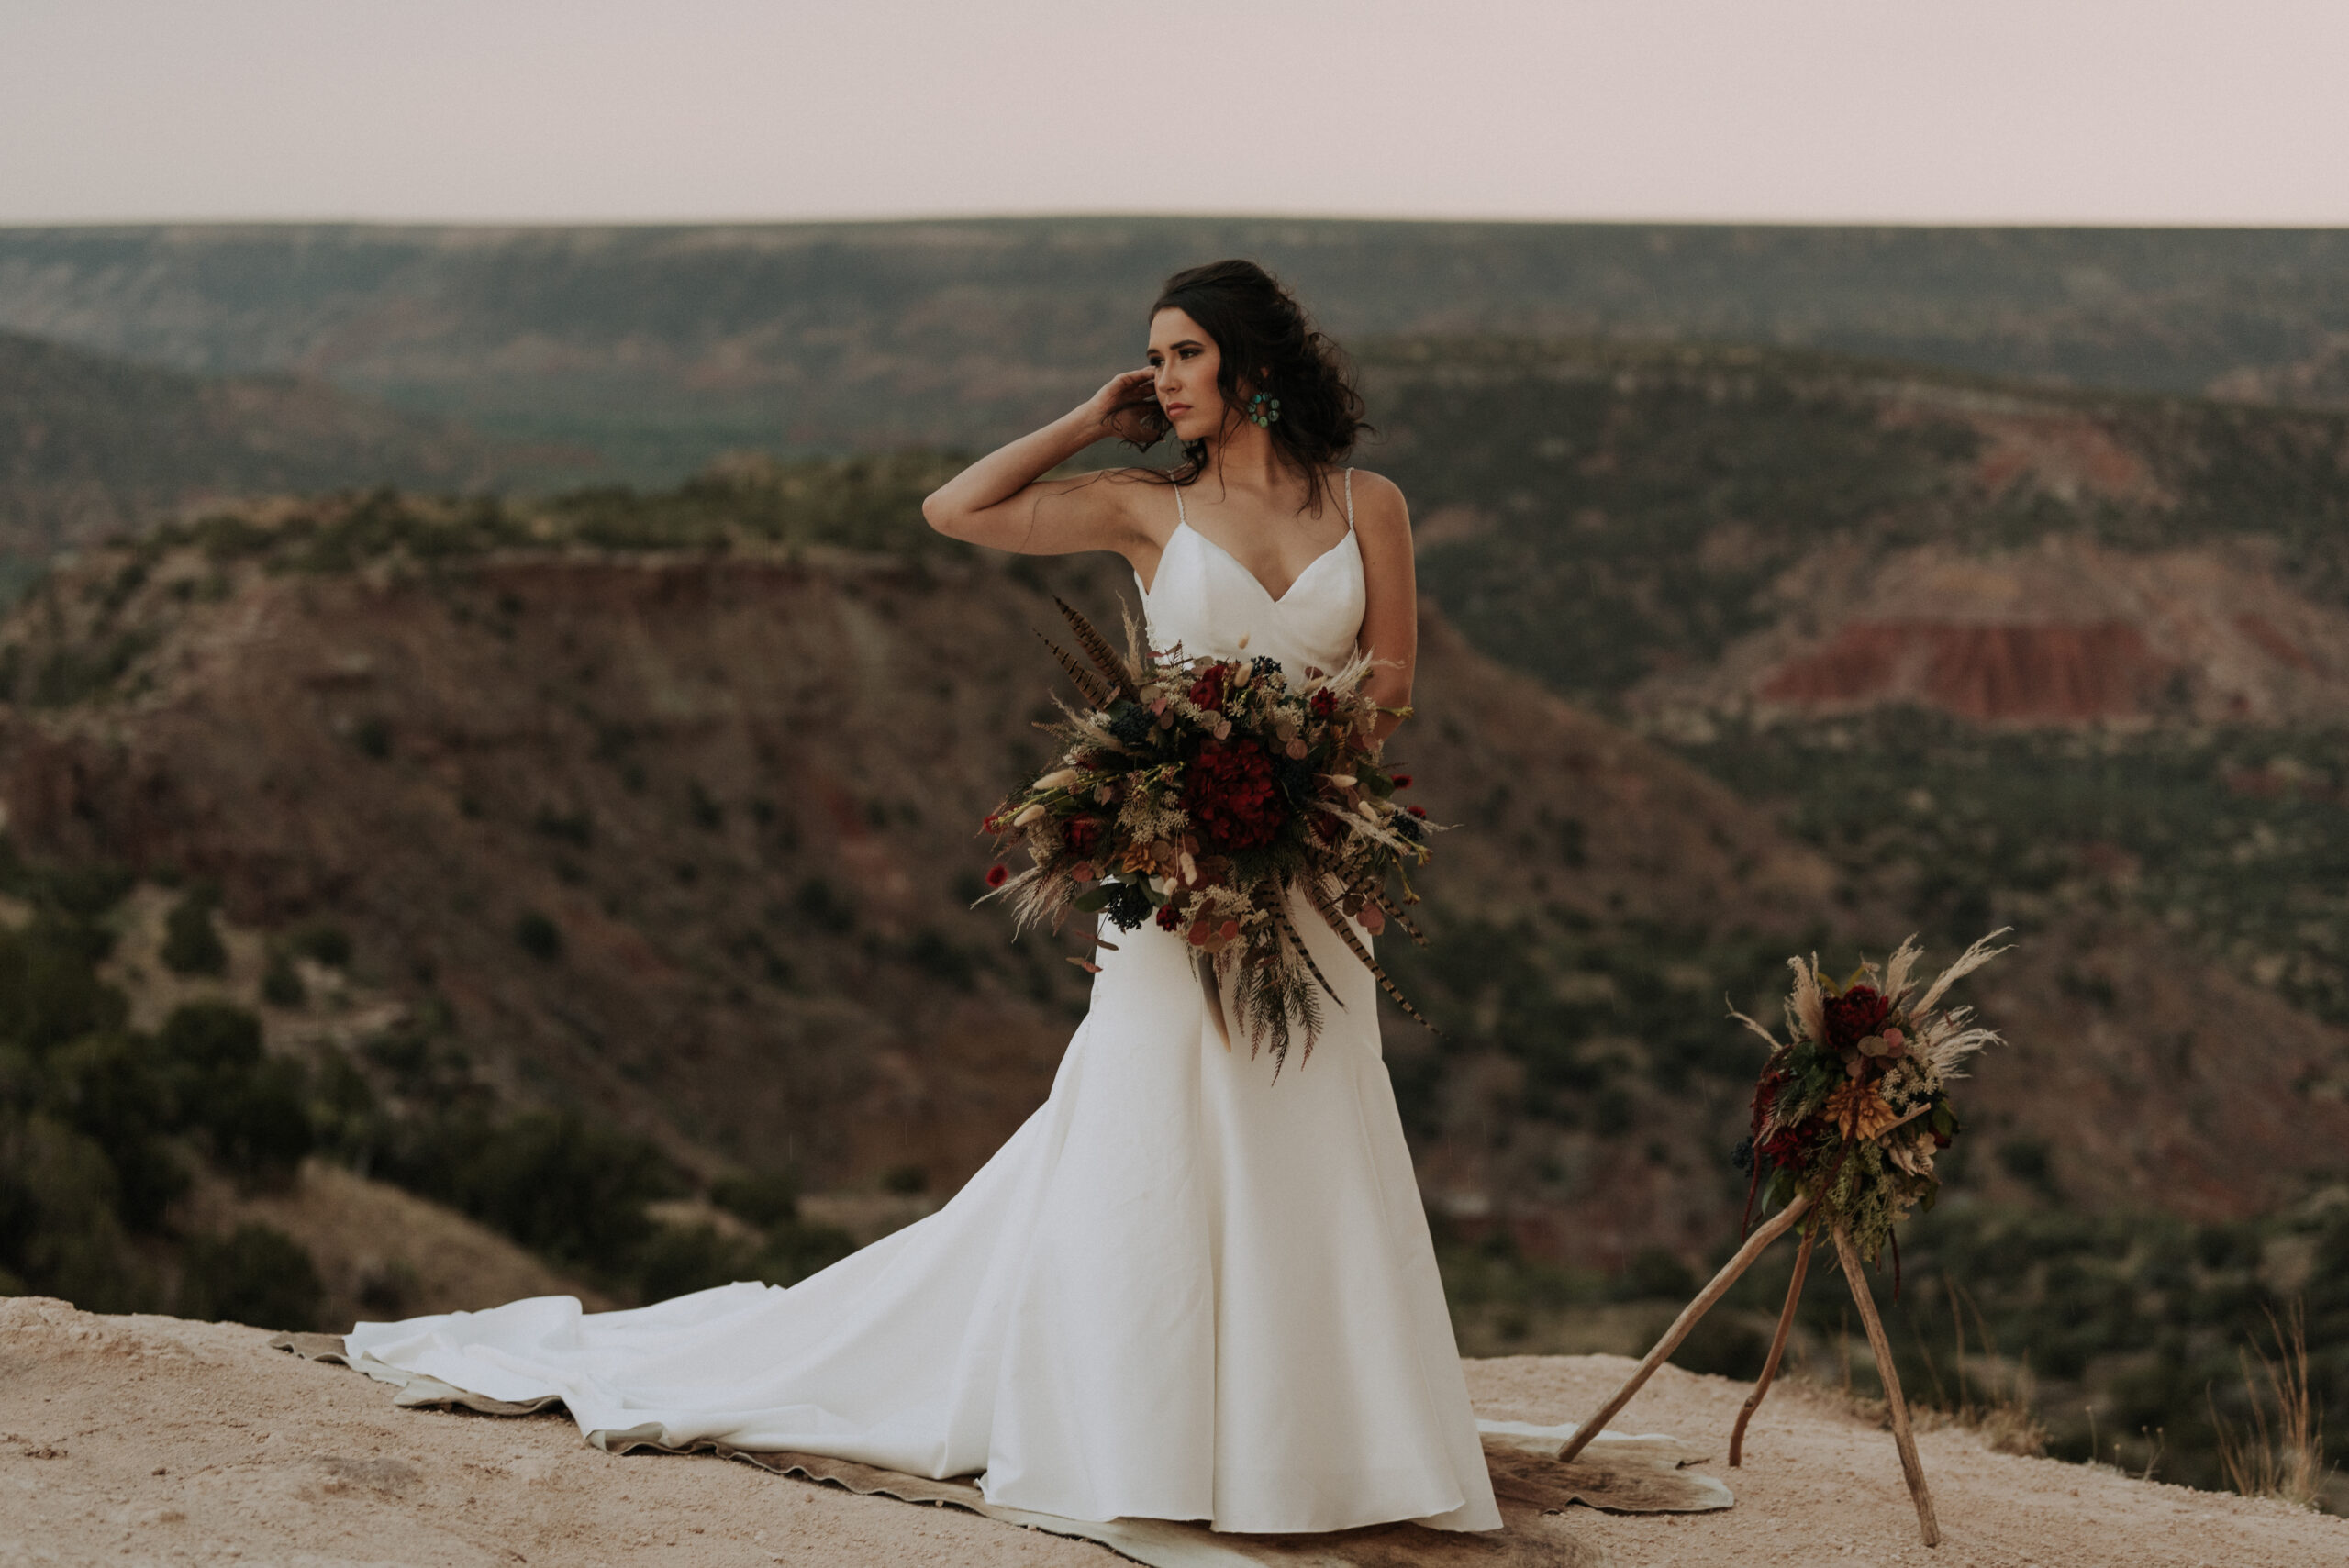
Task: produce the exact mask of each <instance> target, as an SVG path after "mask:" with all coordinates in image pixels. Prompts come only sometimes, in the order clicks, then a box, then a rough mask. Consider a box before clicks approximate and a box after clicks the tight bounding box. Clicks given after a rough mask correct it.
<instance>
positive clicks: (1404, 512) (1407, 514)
mask: <svg viewBox="0 0 2349 1568" xmlns="http://www.w3.org/2000/svg"><path fill="white" fill-rule="evenodd" d="M1353 485H1354V526H1355V527H1356V528H1372V529H1375V530H1377V531H1380V532H1385V531H1387V530H1400V531H1402V532H1404V533H1408V532H1409V531H1410V528H1411V507H1410V504H1409V503H1408V502H1407V501H1405V500H1404V499H1403V490H1402V487H1401V486H1400V485H1398V484H1396V483H1395V482H1394V481H1393V480H1391V479H1389V478H1387V477H1386V475H1385V474H1383V473H1372V472H1371V471H1370V470H1368V469H1366V468H1358V469H1355V470H1354V477H1353Z"/></svg>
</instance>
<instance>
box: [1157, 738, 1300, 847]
mask: <svg viewBox="0 0 2349 1568" xmlns="http://www.w3.org/2000/svg"><path fill="white" fill-rule="evenodd" d="M1183 809H1184V811H1185V812H1186V813H1187V814H1188V815H1189V817H1190V818H1191V825H1192V826H1193V827H1195V828H1197V829H1198V831H1199V837H1200V838H1201V839H1203V840H1206V841H1207V843H1208V847H1210V848H1211V849H1214V850H1216V851H1219V852H1223V853H1229V852H1230V851H1234V850H1252V849H1256V848H1259V847H1260V846H1262V845H1264V844H1269V843H1271V842H1272V840H1273V835H1275V833H1277V832H1279V831H1280V829H1281V825H1282V824H1283V823H1284V822H1286V821H1287V820H1288V805H1287V803H1286V801H1284V800H1282V799H1281V796H1280V792H1279V791H1278V790H1276V789H1275V788H1274V787H1273V763H1272V759H1271V758H1269V757H1267V756H1265V755H1264V748H1263V747H1261V746H1259V745H1257V744H1256V742H1254V741H1253V740H1234V741H1232V742H1231V743H1230V744H1229V745H1223V746H1219V745H1216V744H1214V743H1213V742H1209V743H1208V745H1205V746H1202V747H1200V748H1199V754H1198V755H1197V757H1194V758H1193V759H1192V760H1191V764H1190V766H1189V767H1187V768H1186V769H1185V770H1184V773H1183Z"/></svg>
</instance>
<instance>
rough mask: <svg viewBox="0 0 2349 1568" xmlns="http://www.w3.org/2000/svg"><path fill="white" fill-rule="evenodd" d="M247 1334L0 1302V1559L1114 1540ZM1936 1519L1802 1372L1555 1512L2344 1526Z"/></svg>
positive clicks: (1956, 1479) (2117, 1556)
mask: <svg viewBox="0 0 2349 1568" xmlns="http://www.w3.org/2000/svg"><path fill="white" fill-rule="evenodd" d="M268 1340H269V1336H268V1335H267V1334H266V1333H264V1332H263V1331H262V1330H261V1329H248V1328H244V1327H240V1326H238V1325H234V1324H205V1323H189V1322H183V1321H180V1320H178V1319H174V1318H103V1317H96V1316H93V1315H90V1314H87V1313H82V1312H77V1311H75V1310H73V1309H72V1307H68V1306H66V1305H65V1304H63V1303H61V1302H56V1301H50V1300H45V1299H41V1298H38V1297H22V1298H17V1299H13V1300H7V1301H0V1562H7V1563H10V1564H28V1565H29V1564H36V1563H39V1564H50V1563H97V1562H107V1563H114V1562H131V1563H138V1562H169V1563H231V1562H237V1563H285V1564H298V1565H301V1568H329V1565H332V1568H346V1565H349V1568H356V1565H359V1564H400V1565H402V1568H408V1565H418V1568H422V1565H431V1568H439V1565H441V1564H448V1565H451V1568H456V1565H467V1568H470V1565H473V1564H506V1563H538V1564H548V1563H557V1564H572V1563H579V1564H596V1563H629V1564H634V1563H661V1564H666V1563H674V1564H678V1565H681V1568H682V1565H693V1568H701V1565H705V1564H707V1565H712V1568H715V1565H719V1564H725V1565H729V1568H730V1565H736V1564H740V1565H744V1568H749V1565H752V1564H767V1563H823V1564H865V1563H871V1564H876V1565H877V1564H895V1563H902V1562H916V1561H918V1562H923V1563H925V1564H927V1565H928V1568H963V1565H965V1564H968V1565H978V1564H996V1563H1004V1564H1010V1563H1019V1564H1051V1563H1063V1564H1070V1565H1072V1568H1074V1565H1076V1564H1092V1565H1098V1568H1109V1565H1111V1564H1114V1563H1115V1562H1117V1561H1118V1559H1117V1558H1115V1557H1114V1556H1113V1555H1112V1554H1111V1553H1109V1552H1108V1551H1106V1550H1104V1549H1103V1548H1101V1547H1098V1546H1096V1545H1093V1544H1090V1543H1088V1542H1085V1541H1078V1540H1063V1539H1060V1538H1057V1537H1053V1536H1049V1535H1044V1534H1040V1533H1034V1532H1029V1531H1023V1530H1018V1529H1009V1528H1008V1527H1006V1526H1003V1525H1000V1524H996V1523H994V1522H992V1521H990V1520H987V1519H984V1518H978V1517H976V1516H974V1515H969V1514H963V1513H959V1512H955V1511H952V1510H950V1509H943V1508H934V1507H914V1506H911V1505H908V1504H904V1503H898V1502H894V1501H891V1500H889V1499H886V1498H883V1497H871V1496H852V1495H850V1494H847V1493H844V1492H841V1491H837V1490H832V1489H828V1488H824V1487H819V1486H816V1485H809V1484H806V1483H802V1482H796V1481H790V1480H785V1479H782V1478H780V1477H777V1476H774V1475H770V1474H765V1473H761V1472H759V1471H757V1470H754V1469H751V1468H750V1467H749V1466H746V1465H742V1464H737V1463H728V1462H723V1461H720V1460H716V1459H709V1458H680V1457H674V1456H666V1455H637V1456H631V1457H626V1458H614V1457H611V1456H608V1455H606V1454H604V1453H601V1452H598V1451H596V1450H594V1449H591V1448H588V1447H586V1446H585V1445H584V1443H582V1442H581V1441H580V1440H579V1435H578V1432H577V1430H576V1429H575V1428H573V1426H572V1424H571V1423H570V1422H569V1421H568V1420H567V1419H564V1418H562V1417H560V1416H549V1417H536V1418H521V1419H500V1418H488V1417H481V1416H473V1415H468V1414H455V1413H449V1412H442V1411H412V1410H403V1409H399V1408H397V1407H395V1406H394V1405H393V1404H392V1402H391V1391H390V1390H389V1389H387V1388H385V1387H384V1386H383V1385H379V1384H375V1383H373V1382H370V1381H369V1380H367V1379H366V1378H363V1377H362V1376H360V1375H358V1374H357V1373H352V1372H350V1371H348V1370H346V1369H343V1368H340V1367H337V1366H332V1365H326V1364H321V1363H317V1362H306V1361H300V1360H297V1359H295V1357H293V1356H290V1355H287V1354H284V1353H283V1352H281V1351H273V1350H271V1349H270V1348H269V1345H268ZM1629 1364H1630V1363H1628V1362H1625V1361H1623V1360H1622V1359H1621V1358H1620V1357H1613V1356H1566V1357H1520V1358H1512V1359H1502V1360H1492V1361H1473V1362H1469V1363H1468V1376H1469V1386H1470V1389H1471V1390H1472V1392H1473V1394H1474V1396H1475V1401H1476V1407H1477V1411H1478V1414H1480V1415H1482V1416H1485V1417H1488V1418H1496V1419H1502V1420H1520V1421H1534V1422H1541V1423H1554V1422H1559V1421H1565V1420H1571V1419H1573V1418H1575V1416H1576V1415H1577V1414H1579V1413H1581V1412H1584V1411H1586V1410H1588V1409H1590V1408H1591V1407H1594V1406H1595V1405H1597V1404H1598V1402H1599V1401H1600V1400H1601V1399H1603V1398H1604V1397H1605V1396H1606V1395H1607V1393H1609V1391H1610V1390H1611V1388H1612V1386H1613V1385H1614V1384H1615V1382H1616V1380H1618V1379H1619V1378H1620V1377H1621V1376H1622V1374H1623V1373H1624V1372H1625V1371H1626V1370H1627V1369H1628V1367H1629ZM1743 1394H1744V1385H1740V1384H1735V1383H1731V1382H1729V1381H1727V1380H1726V1379H1722V1378H1717V1377H1698V1376H1694V1375H1691V1374H1688V1373H1681V1372H1678V1371H1677V1370H1675V1369H1673V1368H1666V1369H1664V1372H1663V1373H1661V1374H1660V1375H1658V1376H1657V1378H1656V1379H1655V1380H1654V1382H1653V1383H1652V1384H1651V1385H1649V1387H1648V1388H1647V1389H1646V1390H1645V1391H1643V1392H1642V1395H1641V1396H1640V1398H1639V1399H1638V1400H1637V1401H1636V1402H1635V1403H1633V1404H1632V1406H1631V1407H1630V1409H1629V1410H1628V1411H1627V1412H1626V1413H1625V1415H1624V1417H1623V1418H1622V1419H1621V1420H1620V1422H1619V1423H1618V1425H1619V1426H1620V1427H1621V1428H1622V1429H1627V1430H1631V1431H1669V1432H1673V1433H1676V1434H1678V1435H1680V1436H1682V1437H1684V1438H1687V1439H1690V1440H1698V1441H1703V1440H1711V1439H1716V1438H1718V1439H1720V1440H1724V1441H1725V1440H1726V1438H1727V1435H1728V1431H1729V1427H1730V1423H1731V1419H1732V1418H1733V1417H1734V1415H1735V1411H1736V1408H1737V1405H1738V1403H1739V1401H1740V1400H1741V1399H1742V1396H1743ZM1920 1441H1921V1446H1922V1450H1923V1454H1924V1462H1925V1467H1926V1470H1927V1473H1928V1474H1929V1475H1930V1476H1931V1477H1932V1483H1933V1486H1934V1491H1935V1496H1936V1498H1937V1500H1938V1502H1939V1505H1940V1513H1941V1518H1942V1523H1943V1530H1944V1532H1945V1536H1946V1539H1945V1540H1944V1543H1943V1546H1942V1548H1941V1549H1940V1550H1939V1551H1932V1552H1929V1551H1926V1550H1924V1548H1923V1547H1921V1546H1920V1544H1919V1542H1918V1538H1917V1531H1916V1522H1915V1518H1914V1516H1913V1514H1912V1513H1911V1512H1910V1509H1909V1499H1908V1496H1907V1494H1906V1492H1905V1491H1904V1490H1903V1488H1902V1485H1901V1481H1900V1472H1899V1467H1898V1462H1897V1461H1896V1459H1895V1457H1894V1454H1893V1450H1892V1441H1891V1439H1890V1437H1889V1436H1888V1435H1887V1434H1886V1433H1885V1432H1883V1431H1881V1430H1879V1429H1876V1427H1875V1426H1874V1425H1872V1424H1871V1423H1870V1422H1868V1421H1866V1420H1865V1419H1864V1418H1861V1417H1859V1416H1857V1415H1854V1413H1853V1412H1852V1411H1851V1410H1850V1409H1849V1408H1847V1407H1844V1406H1842V1404H1841V1403H1840V1402H1839V1401H1837V1400H1836V1399H1834V1398H1832V1397H1831V1396H1826V1395H1823V1394H1820V1393H1816V1392H1812V1391H1809V1390H1806V1389H1803V1388H1801V1387H1798V1386H1797V1387H1785V1388H1782V1389H1781V1390H1780V1391H1778V1392H1776V1393H1774V1394H1773V1396H1771V1401H1770V1403H1769V1404H1768V1405H1767V1406H1765V1407H1764V1409H1763V1412H1762V1414H1761V1415H1760V1416H1759V1417H1758V1418H1756V1420H1755V1423H1754V1426H1753V1432H1752V1434H1751V1436H1750V1437H1749V1440H1748V1443H1749V1446H1748V1451H1747V1462H1746V1465H1745V1467H1744V1468H1743V1469H1742V1470H1739V1471H1730V1470H1727V1469H1726V1468H1725V1467H1724V1465H1722V1464H1721V1463H1719V1462H1716V1463H1714V1464H1713V1465H1711V1466H1709V1467H1708V1468H1709V1472H1710V1473H1715V1474H1718V1475H1720V1476H1722V1477H1723V1478H1725V1479H1726V1480H1728V1481H1729V1483H1730V1485H1731V1487H1732V1488H1733V1489H1734V1490H1735V1491H1736V1493H1737V1496H1738V1502H1737V1506H1736V1507H1733V1508H1731V1509H1730V1510H1728V1511H1727V1512H1723V1513H1717V1514H1709V1515H1694V1516H1670V1515H1661V1516H1659V1515H1649V1516H1626V1517H1617V1516H1610V1515H1605V1514H1598V1513H1590V1512H1586V1510H1583V1509H1580V1508H1576V1509H1575V1510H1573V1511H1572V1522H1573V1525H1574V1528H1575V1533H1576V1534H1577V1536H1578V1537H1580V1538H1582V1539H1584V1540H1586V1541H1587V1542H1588V1543H1590V1544H1593V1545H1596V1546H1598V1548H1600V1549H1601V1551H1603V1553H1604V1557H1605V1561H1606V1562H1609V1563H1610V1564H1613V1565H1615V1568H1634V1565H1639V1564H1688V1565H1692V1568H1693V1565H1701V1564H1708V1563H1722V1564H1728V1563H1735V1564H1738V1565H1739V1568H1771V1565H1779V1564H1786V1565H1791V1564H1796V1563H1802V1564H1810V1563H1815V1562H1820V1561H1822V1560H1824V1561H1831V1562H1836V1563H1839V1564H1842V1563H1851V1564H1864V1563H1895V1562H1900V1563H1923V1562H1936V1563H1945V1564H1949V1565H1951V1568H1957V1565H1961V1564H1968V1565H1974V1568H2008V1565H2023V1564H2033V1565H2046V1568H2054V1565H2057V1564H2061V1565H2063V1568H2095V1565H2099V1564H2111V1565H2114V1568H2120V1565H2122V1564H2126V1565H2129V1568H2153V1565H2160V1564H2211V1565H2213V1568H2217V1565H2222V1564H2223V1565H2227V1568H2232V1565H2235V1564H2247V1563H2259V1564H2262V1565H2263V1568H2298V1565H2300V1564H2307V1565H2309V1568H2317V1565H2319V1564H2322V1565H2325V1568H2338V1565H2339V1564H2340V1563H2342V1562H2349V1520H2343V1519H2339V1518H2322V1517H2319V1516H2315V1515H2310V1514H2305V1513H2300V1512H2299V1511H2297V1510H2294V1509H2292V1508H2289V1507H2285V1506H2283V1505H2281V1504H2275V1503H2256V1502H2250V1501H2246V1500H2244V1499H2243V1498H2240V1497H2234V1496H2221V1495H2216V1494H2211V1493H2206V1492H2193V1491H2188V1490H2185V1489H2183V1488H2180V1487H2175V1486H2166V1485H2159V1484H2157V1483H2148V1482H2144V1481H2139V1480H2133V1479H2131V1478H2128V1477H2126V1476H2123V1475H2121V1474H2119V1473H2116V1472H2113V1471H2110V1470H2099V1469H2091V1468H2087V1467H2083V1466H2079V1465H2070V1464H2060V1463H2056V1462H2052V1461H2047V1460H2030V1459H2016V1458H2011V1457H2008V1456H2005V1455H2001V1454H1996V1453H1992V1452H1989V1451H1987V1450H1986V1449H1985V1448H1984V1447H1983V1446H1982V1444H1981V1443H1980V1442H1979V1441H1978V1440H1976V1438H1975V1437H1974V1436H1973V1435H1972V1434H1970V1433H1968V1432H1965V1431H1963V1430H1959V1429H1954V1428H1943V1429H1939V1430H1933V1431H1928V1432H1926V1433H1924V1434H1923V1435H1922V1438H1921V1440H1920Z"/></svg>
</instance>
